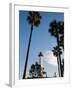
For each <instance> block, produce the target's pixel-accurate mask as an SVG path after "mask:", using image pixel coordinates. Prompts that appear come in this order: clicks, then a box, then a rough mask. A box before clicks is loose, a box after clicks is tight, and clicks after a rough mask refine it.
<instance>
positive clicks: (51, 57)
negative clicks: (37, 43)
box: [43, 51, 57, 66]
mask: <svg viewBox="0 0 72 90" xmlns="http://www.w3.org/2000/svg"><path fill="white" fill-rule="evenodd" d="M43 55H44V60H45V61H46V62H47V63H49V64H52V65H54V66H57V58H56V57H55V56H54V55H53V52H52V51H44V52H43Z"/></svg>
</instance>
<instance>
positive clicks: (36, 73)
mask: <svg viewBox="0 0 72 90" xmlns="http://www.w3.org/2000/svg"><path fill="white" fill-rule="evenodd" d="M44 74H46V72H45V71H44V68H43V71H42V67H41V65H39V64H38V63H37V62H36V63H35V64H32V65H31V67H30V70H29V78H43V75H44Z"/></svg>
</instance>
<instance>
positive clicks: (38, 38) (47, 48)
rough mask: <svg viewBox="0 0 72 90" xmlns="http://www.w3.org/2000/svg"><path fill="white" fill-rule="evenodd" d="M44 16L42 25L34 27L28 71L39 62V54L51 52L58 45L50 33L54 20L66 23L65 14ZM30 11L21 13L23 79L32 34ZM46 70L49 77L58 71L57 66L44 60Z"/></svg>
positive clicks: (54, 13)
mask: <svg viewBox="0 0 72 90" xmlns="http://www.w3.org/2000/svg"><path fill="white" fill-rule="evenodd" d="M40 15H41V16H42V19H41V23H40V25H39V26H38V27H34V30H33V35H32V41H31V47H30V53H29V62H28V69H29V68H30V66H31V65H32V64H33V63H35V62H36V61H38V54H39V52H40V51H41V52H43V53H44V54H45V52H51V50H52V49H53V47H54V46H55V45H56V39H55V38H54V37H52V36H51V35H50V33H49V32H48V29H49V24H50V22H52V21H53V20H55V19H56V20H57V21H64V14H63V13H56V12H40ZM27 16H28V11H19V77H20V78H22V75H23V70H24V64H25V56H26V52H27V47H28V40H29V34H30V27H31V26H30V24H28V22H27ZM44 66H45V70H46V72H47V74H48V76H50V75H53V73H54V72H56V73H57V72H58V71H57V66H56V65H53V64H51V63H49V62H47V60H44Z"/></svg>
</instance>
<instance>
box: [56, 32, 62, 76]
mask: <svg viewBox="0 0 72 90" xmlns="http://www.w3.org/2000/svg"><path fill="white" fill-rule="evenodd" d="M57 44H58V50H59V34H58V32H57ZM58 63H59V72H60V75H59V76H60V77H61V76H62V73H61V56H60V53H59V51H58Z"/></svg>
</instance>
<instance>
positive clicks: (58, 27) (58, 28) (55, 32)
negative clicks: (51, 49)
mask: <svg viewBox="0 0 72 90" xmlns="http://www.w3.org/2000/svg"><path fill="white" fill-rule="evenodd" d="M63 30H64V24H63V22H57V21H56V20H54V21H52V22H51V23H50V28H49V30H48V31H49V32H50V33H51V35H52V36H54V37H55V38H56V41H57V46H58V50H59V47H60V36H61V34H62V33H63ZM58 59H59V66H60V70H59V71H60V72H61V56H60V53H59V52H58ZM60 77H61V73H60Z"/></svg>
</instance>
